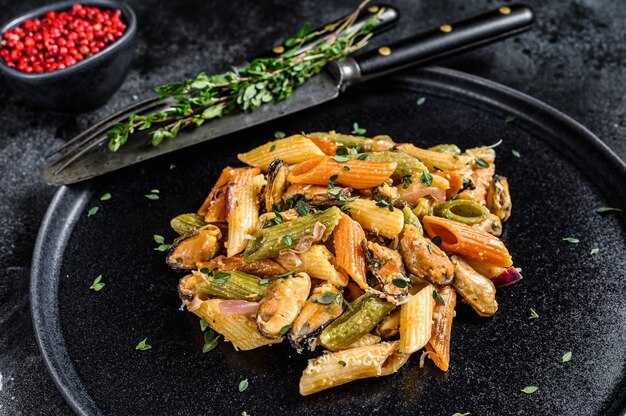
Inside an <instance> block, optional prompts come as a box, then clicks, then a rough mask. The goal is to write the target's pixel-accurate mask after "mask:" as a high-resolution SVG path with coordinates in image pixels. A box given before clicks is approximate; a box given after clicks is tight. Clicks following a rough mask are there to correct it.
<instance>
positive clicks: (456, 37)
mask: <svg viewBox="0 0 626 416" xmlns="http://www.w3.org/2000/svg"><path fill="white" fill-rule="evenodd" d="M533 20H534V15H533V12H532V10H531V9H530V8H529V7H527V6H524V5H510V6H504V7H500V8H499V9H496V10H493V11H491V12H488V13H485V14H482V15H479V16H475V17H472V18H470V19H467V20H464V21H461V22H458V23H454V24H446V25H442V26H439V27H438V28H435V29H432V30H430V31H427V32H424V33H420V34H417V35H414V36H412V37H409V38H406V39H403V40H401V41H398V42H395V43H392V44H390V45H388V46H385V47H381V48H378V49H376V50H371V51H368V52H366V53H364V54H361V55H357V56H356V57H347V58H346V59H344V60H341V61H335V62H332V63H331V64H329V66H328V68H327V70H326V71H323V72H321V73H320V74H318V75H316V76H314V77H313V78H311V79H310V80H308V81H307V82H306V83H304V84H303V85H301V86H299V87H297V88H296V89H294V91H293V93H292V94H291V96H290V97H288V98H287V99H286V100H284V101H281V102H272V103H268V104H265V105H263V106H261V107H259V108H258V109H257V110H255V111H253V112H250V113H239V114H233V115H228V116H225V117H222V118H219V119H215V120H212V121H211V122H210V123H207V124H205V125H204V126H202V127H201V128H197V129H187V130H184V131H181V132H179V134H178V136H177V137H176V138H175V139H174V140H166V141H163V142H162V143H161V144H160V145H159V146H156V147H146V146H145V141H146V140H145V138H142V137H141V134H137V135H135V136H133V140H129V141H128V143H127V144H126V145H125V146H124V147H123V150H120V151H118V152H116V153H113V152H110V151H109V150H108V148H107V147H106V146H99V147H98V148H95V149H93V150H92V151H91V152H89V153H87V154H86V155H84V156H83V157H82V158H81V159H78V160H76V161H75V162H74V163H72V164H71V165H70V166H68V167H66V168H65V169H62V170H60V171H59V170H58V168H59V166H56V163H53V164H51V165H50V166H48V167H47V168H46V169H45V171H44V174H43V179H44V180H45V181H46V182H47V183H50V184H53V185H67V184H71V183H76V182H80V181H84V180H87V179H90V178H93V177H96V176H100V175H103V174H106V173H109V172H112V171H115V170H118V169H121V168H124V167H127V166H130V165H134V164H136V163H140V162H142V161H145V160H148V159H152V158H154V157H157V156H160V155H163V154H166V153H170V152H173V151H175V150H179V149H182V148H185V147H189V146H193V145H195V144H198V143H202V142H205V141H207V140H211V139H214V138H217V137H221V136H224V135H226V134H229V133H234V132H236V131H240V130H243V129H246V128H249V127H252V126H256V125H259V124H262V123H265V122H268V121H271V120H274V119H277V118H280V117H284V116H286V115H288V114H292V113H295V112H298V111H301V110H304V109H307V108H311V107H313V106H317V105H320V104H323V103H325V102H328V101H330V100H332V99H334V98H336V97H337V96H339V94H340V93H341V92H343V91H344V90H345V89H346V88H347V87H349V86H351V85H354V84H357V83H359V82H363V81H367V80H371V79H374V78H377V77H379V76H382V75H385V74H388V73H390V72H393V71H397V70H400V69H403V68H406V67H408V66H412V65H416V64H424V63H428V62H431V61H433V60H435V59H440V58H443V57H448V56H450V55H453V54H456V53H459V52H462V51H465V50H468V49H471V48H475V47H478V46H482V45H484V44H486V43H489V42H493V41H496V40H498V39H501V38H504V37H507V36H511V35H514V34H516V33H520V32H522V31H524V30H528V29H529V28H530V26H531V25H532V22H533Z"/></svg>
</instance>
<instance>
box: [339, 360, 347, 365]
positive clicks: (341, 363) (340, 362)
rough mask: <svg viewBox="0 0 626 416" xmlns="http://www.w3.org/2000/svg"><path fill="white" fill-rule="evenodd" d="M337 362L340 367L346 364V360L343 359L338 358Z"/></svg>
mask: <svg viewBox="0 0 626 416" xmlns="http://www.w3.org/2000/svg"><path fill="white" fill-rule="evenodd" d="M337 364H339V365H340V366H342V367H345V366H346V365H347V364H346V362H345V361H344V360H339V361H337Z"/></svg>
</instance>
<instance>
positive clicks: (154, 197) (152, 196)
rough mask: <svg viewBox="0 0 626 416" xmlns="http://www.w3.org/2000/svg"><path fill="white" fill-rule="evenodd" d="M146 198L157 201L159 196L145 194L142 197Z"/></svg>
mask: <svg viewBox="0 0 626 416" xmlns="http://www.w3.org/2000/svg"><path fill="white" fill-rule="evenodd" d="M144 196H145V197H146V198H148V199H149V200H151V201H156V200H157V199H159V196H158V195H157V194H154V193H153V194H146V195H144Z"/></svg>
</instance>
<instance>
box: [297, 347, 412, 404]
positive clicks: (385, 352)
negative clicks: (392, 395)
mask: <svg viewBox="0 0 626 416" xmlns="http://www.w3.org/2000/svg"><path fill="white" fill-rule="evenodd" d="M408 358H409V355H407V354H402V353H400V352H399V351H398V342H397V341H396V342H381V343H379V344H374V345H368V346H364V347H358V348H352V349H349V350H344V351H339V352H335V353H325V354H323V355H322V356H320V357H317V358H314V359H312V360H309V363H308V365H307V368H306V369H305V370H304V372H303V373H302V378H300V394H302V395H303V396H308V395H310V394H313V393H317V392H319V391H322V390H326V389H328V388H331V387H335V386H339V385H341V384H345V383H349V382H350V381H353V380H358V379H362V378H368V377H380V376H386V375H389V374H393V373H395V372H396V371H398V370H399V369H400V367H402V366H403V365H404V364H405V363H406V362H407V360H408ZM344 364H345V366H344Z"/></svg>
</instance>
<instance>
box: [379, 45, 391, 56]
mask: <svg viewBox="0 0 626 416" xmlns="http://www.w3.org/2000/svg"><path fill="white" fill-rule="evenodd" d="M378 53H379V54H381V55H382V56H389V55H391V49H390V48H389V47H388V46H381V47H380V48H378Z"/></svg>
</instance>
